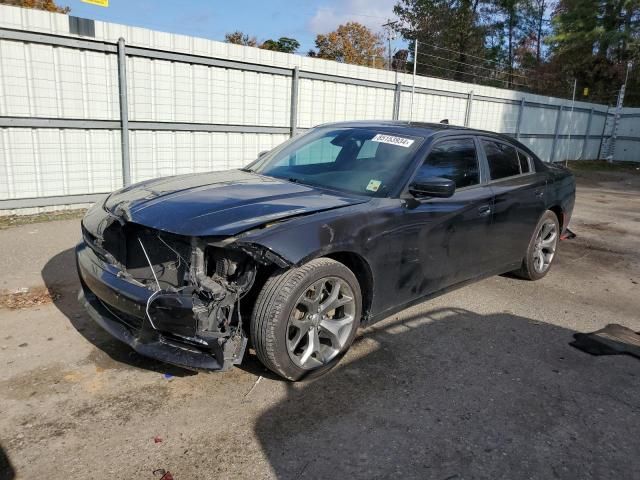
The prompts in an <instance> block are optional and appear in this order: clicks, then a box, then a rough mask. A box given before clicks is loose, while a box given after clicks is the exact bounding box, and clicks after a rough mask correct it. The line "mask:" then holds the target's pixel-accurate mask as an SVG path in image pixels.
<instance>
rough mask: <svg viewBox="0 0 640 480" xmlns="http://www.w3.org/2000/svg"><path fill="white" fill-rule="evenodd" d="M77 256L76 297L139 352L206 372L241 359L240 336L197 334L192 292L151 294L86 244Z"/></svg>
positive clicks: (243, 339)
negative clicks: (78, 291)
mask: <svg viewBox="0 0 640 480" xmlns="http://www.w3.org/2000/svg"><path fill="white" fill-rule="evenodd" d="M76 259H77V268H78V274H79V276H80V282H81V285H82V289H81V290H80V293H79V295H78V300H79V301H80V303H81V304H82V305H83V306H84V307H85V309H86V310H87V312H88V313H89V315H90V316H91V318H92V319H93V320H94V321H95V322H96V323H97V324H98V325H100V326H101V327H102V328H103V329H104V330H106V331H107V332H108V333H109V334H111V335H112V336H113V337H115V338H117V339H118V340H120V341H121V342H124V343H126V344H127V345H129V346H130V347H131V348H132V349H133V350H135V351H136V352H138V353H139V354H141V355H143V356H145V357H149V358H153V359H156V360H159V361H161V362H165V363H170V364H172V365H177V366H180V367H184V368H187V369H191V370H205V371H216V370H217V371H224V370H228V369H229V368H231V367H232V366H233V365H234V364H238V363H240V361H241V360H242V357H243V355H244V351H245V348H246V344H247V339H246V336H244V335H243V334H236V335H232V334H231V333H227V334H226V335H222V334H215V335H204V336H203V335H199V334H198V319H197V315H196V314H195V313H194V304H193V297H192V295H191V294H190V293H171V292H156V293H154V292H153V291H151V290H149V289H148V288H146V287H145V286H143V285H141V284H137V283H136V282H133V281H131V280H129V279H127V278H124V276H123V272H122V270H120V269H118V268H117V267H115V266H113V265H111V264H109V263H107V262H105V261H103V259H101V258H99V257H98V256H97V255H96V253H95V252H94V251H93V250H92V249H91V248H90V247H88V246H87V244H86V243H84V242H83V243H80V244H79V245H78V246H77V247H76ZM150 297H153V298H152V299H151V301H150V300H149V299H150ZM196 310H197V309H196Z"/></svg>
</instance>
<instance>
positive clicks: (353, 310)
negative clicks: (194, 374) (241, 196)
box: [250, 258, 362, 381]
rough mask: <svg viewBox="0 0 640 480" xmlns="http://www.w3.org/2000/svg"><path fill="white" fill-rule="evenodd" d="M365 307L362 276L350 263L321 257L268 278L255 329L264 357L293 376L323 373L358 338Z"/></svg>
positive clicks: (279, 370) (284, 374)
mask: <svg viewBox="0 0 640 480" xmlns="http://www.w3.org/2000/svg"><path fill="white" fill-rule="evenodd" d="M361 311H362V295H361V292H360V285H359V284H358V281H357V279H356V277H355V275H354V274H353V272H351V270H349V269H348V268H347V267H346V266H345V265H343V264H342V263H340V262H337V261H335V260H332V259H330V258H318V259H315V260H312V261H310V262H309V263H306V264H304V265H302V266H301V267H298V268H293V269H290V270H285V271H279V272H276V273H275V274H273V275H272V276H271V277H270V278H269V279H268V280H267V282H266V283H265V285H264V287H263V288H262V290H261V292H260V294H259V295H258V299H257V300H256V304H255V307H254V310H253V315H252V317H251V328H250V335H251V341H252V343H253V346H254V348H255V350H256V353H257V355H258V358H259V359H260V361H261V362H262V363H263V364H264V366H266V367H267V368H268V369H269V370H271V371H273V372H275V373H277V374H278V375H280V376H282V377H284V378H286V379H289V380H294V381H295V380H300V379H302V378H306V377H310V376H313V377H316V376H319V375H322V374H324V373H326V372H327V371H329V370H330V369H331V368H333V367H334V366H335V365H336V364H337V363H338V362H339V361H340V359H341V358H342V356H343V355H344V354H345V353H346V351H347V349H348V348H349V346H350V345H351V343H352V342H353V339H354V337H355V334H356V331H357V329H358V326H359V325H360V315H361Z"/></svg>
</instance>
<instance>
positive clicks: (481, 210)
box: [478, 205, 491, 217]
mask: <svg viewBox="0 0 640 480" xmlns="http://www.w3.org/2000/svg"><path fill="white" fill-rule="evenodd" d="M490 214H491V206H490V205H482V206H481V207H478V216H480V217H486V216H487V215H490Z"/></svg>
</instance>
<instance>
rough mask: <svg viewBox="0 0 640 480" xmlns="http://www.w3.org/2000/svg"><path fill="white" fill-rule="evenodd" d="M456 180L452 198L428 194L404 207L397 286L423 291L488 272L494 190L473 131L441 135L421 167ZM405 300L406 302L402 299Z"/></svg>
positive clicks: (403, 293) (402, 292)
mask: <svg viewBox="0 0 640 480" xmlns="http://www.w3.org/2000/svg"><path fill="white" fill-rule="evenodd" d="M419 168H420V169H421V170H423V172H424V174H425V175H427V176H433V177H444V178H449V179H452V180H454V181H455V182H456V191H455V193H454V195H453V196H452V197H450V198H424V199H420V200H419V201H418V202H417V204H414V205H413V206H411V207H408V208H407V209H405V219H404V232H405V233H404V236H403V243H404V247H403V255H402V258H403V262H402V264H401V270H402V271H401V272H400V274H399V275H398V284H397V285H396V288H395V291H396V293H397V295H398V297H399V298H402V300H409V299H410V298H407V296H413V297H421V296H423V295H426V294H429V293H433V292H436V291H438V290H441V289H443V288H445V287H447V286H450V285H452V284H455V283H458V282H460V281H464V280H467V279H470V278H472V277H474V276H477V275H479V274H482V273H484V270H485V268H486V262H487V257H486V256H485V253H486V252H485V250H484V248H483V247H484V245H486V243H487V241H488V240H489V238H490V229H491V211H492V209H491V202H492V196H493V192H492V190H491V189H490V188H489V187H488V185H486V182H485V179H484V177H483V175H484V171H483V169H482V168H481V162H480V157H479V155H478V153H477V147H476V142H475V141H474V138H473V137H472V136H460V137H455V138H451V137H447V138H444V139H441V140H438V141H437V143H435V144H434V146H433V148H432V149H431V151H430V153H429V154H428V155H427V157H426V159H425V161H424V162H423V164H422V165H421V166H420V167H419ZM398 303H402V302H398Z"/></svg>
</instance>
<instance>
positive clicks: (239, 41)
mask: <svg viewBox="0 0 640 480" xmlns="http://www.w3.org/2000/svg"><path fill="white" fill-rule="evenodd" d="M224 41H225V42H227V43H233V44H234V45H244V46H245V47H257V46H258V40H257V39H256V37H250V36H249V35H246V34H244V33H242V32H241V31H240V30H236V31H235V32H232V33H226V34H225V36H224Z"/></svg>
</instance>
